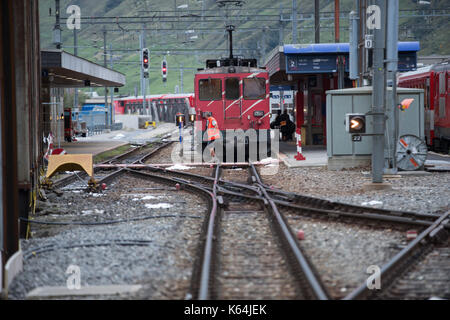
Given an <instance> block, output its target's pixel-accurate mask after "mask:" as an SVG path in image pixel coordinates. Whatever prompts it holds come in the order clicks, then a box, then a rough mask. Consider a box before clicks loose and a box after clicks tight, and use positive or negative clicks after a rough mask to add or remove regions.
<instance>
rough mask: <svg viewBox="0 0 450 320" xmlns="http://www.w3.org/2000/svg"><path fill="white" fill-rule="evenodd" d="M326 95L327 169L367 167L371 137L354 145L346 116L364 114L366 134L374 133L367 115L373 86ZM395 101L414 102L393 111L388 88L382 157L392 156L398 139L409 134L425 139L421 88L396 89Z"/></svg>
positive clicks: (370, 153)
mask: <svg viewBox="0 0 450 320" xmlns="http://www.w3.org/2000/svg"><path fill="white" fill-rule="evenodd" d="M326 94H327V113H326V114H327V156H328V169H330V170H339V169H342V168H351V167H357V166H365V165H369V164H370V160H371V156H372V137H371V136H362V139H361V141H358V142H353V141H352V139H351V134H350V133H348V132H347V131H346V127H345V115H346V114H348V113H359V114H366V133H369V134H370V133H373V116H371V115H370V114H368V113H369V112H370V109H371V104H372V87H361V88H351V89H341V90H330V91H327V92H326ZM397 96H398V100H397V101H398V102H401V101H403V99H406V98H413V99H414V101H413V102H412V104H411V105H410V106H409V108H408V109H406V110H405V111H401V110H400V109H399V108H395V109H396V110H395V109H392V107H391V100H392V88H387V97H386V117H387V120H386V133H385V158H386V159H387V160H388V159H389V158H390V157H393V156H394V152H393V151H394V144H396V143H397V140H398V137H400V136H402V135H405V134H408V135H415V136H417V137H419V138H420V139H422V140H423V139H424V138H425V133H424V132H425V129H424V125H425V121H424V93H423V90H422V89H410V88H397ZM396 112H397V114H398V136H396V135H395V130H394V129H395V113H396Z"/></svg>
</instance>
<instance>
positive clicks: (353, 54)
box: [349, 11, 359, 80]
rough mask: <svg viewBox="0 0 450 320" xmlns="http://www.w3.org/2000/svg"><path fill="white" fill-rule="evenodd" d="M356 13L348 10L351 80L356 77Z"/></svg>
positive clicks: (357, 37)
mask: <svg viewBox="0 0 450 320" xmlns="http://www.w3.org/2000/svg"><path fill="white" fill-rule="evenodd" d="M358 20H359V17H358V14H357V13H356V12H355V11H352V12H350V56H349V58H350V76H349V78H350V79H351V80H356V79H358V62H359V60H358V39H359V35H358Z"/></svg>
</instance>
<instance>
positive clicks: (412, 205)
mask: <svg viewBox="0 0 450 320" xmlns="http://www.w3.org/2000/svg"><path fill="white" fill-rule="evenodd" d="M368 170H369V169H368V168H365V169H352V170H342V171H328V170H327V169H326V168H315V167H309V168H305V167H302V168H287V167H286V166H285V165H284V164H280V168H279V171H278V174H277V175H272V176H269V175H266V176H263V181H264V182H265V183H266V184H271V185H273V186H275V187H278V188H280V189H282V190H285V191H292V192H296V193H300V194H305V195H310V196H313V197H318V198H322V199H327V200H331V201H337V202H344V203H351V204H355V205H369V206H370V205H372V206H376V207H378V208H385V209H396V210H404V211H414V212H420V213H436V214H442V213H445V212H447V211H448V210H450V200H449V199H450V173H448V172H439V173H431V174H429V175H424V176H403V177H401V178H395V179H386V182H389V183H391V184H392V190H390V191H370V192H363V191H362V187H363V185H364V184H365V183H368V182H371V179H370V178H366V177H365V176H364V174H363V173H367V172H368ZM371 201H373V202H372V204H371V203H370V202H371ZM364 203H365V204H364Z"/></svg>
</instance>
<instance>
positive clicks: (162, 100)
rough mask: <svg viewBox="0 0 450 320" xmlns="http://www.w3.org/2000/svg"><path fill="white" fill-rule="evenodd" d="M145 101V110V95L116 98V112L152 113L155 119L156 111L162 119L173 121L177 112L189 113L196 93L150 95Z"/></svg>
mask: <svg viewBox="0 0 450 320" xmlns="http://www.w3.org/2000/svg"><path fill="white" fill-rule="evenodd" d="M145 101H146V108H145V110H144V105H143V102H144V99H143V96H137V97H124V98H116V99H115V100H114V110H115V113H116V114H139V115H152V117H153V119H155V111H156V113H157V116H158V119H159V120H160V121H166V122H173V121H175V114H176V113H177V112H182V113H185V114H187V113H188V111H189V108H190V107H192V106H193V105H194V94H193V93H180V94H159V95H149V96H146V97H145ZM152 105H153V107H154V108H153V107H152Z"/></svg>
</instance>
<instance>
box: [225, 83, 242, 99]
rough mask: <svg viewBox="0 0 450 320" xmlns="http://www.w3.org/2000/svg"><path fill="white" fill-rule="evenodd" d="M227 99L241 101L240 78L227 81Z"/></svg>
mask: <svg viewBox="0 0 450 320" xmlns="http://www.w3.org/2000/svg"><path fill="white" fill-rule="evenodd" d="M225 99H227V100H237V99H239V78H228V79H226V80H225Z"/></svg>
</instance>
